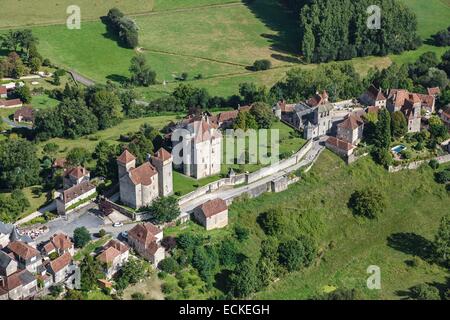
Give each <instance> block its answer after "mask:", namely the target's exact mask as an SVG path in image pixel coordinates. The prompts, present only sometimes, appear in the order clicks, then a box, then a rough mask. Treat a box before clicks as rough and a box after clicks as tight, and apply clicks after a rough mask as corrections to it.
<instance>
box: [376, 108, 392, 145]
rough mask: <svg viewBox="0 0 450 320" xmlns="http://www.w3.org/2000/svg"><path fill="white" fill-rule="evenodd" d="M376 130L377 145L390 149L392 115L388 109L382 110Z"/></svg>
mask: <svg viewBox="0 0 450 320" xmlns="http://www.w3.org/2000/svg"><path fill="white" fill-rule="evenodd" d="M375 132H376V138H375V141H374V142H375V146H376V147H378V148H381V149H388V148H389V146H390V144H391V116H390V114H389V111H388V110H387V109H381V110H380V112H379V114H378V122H377V124H376V128H375Z"/></svg>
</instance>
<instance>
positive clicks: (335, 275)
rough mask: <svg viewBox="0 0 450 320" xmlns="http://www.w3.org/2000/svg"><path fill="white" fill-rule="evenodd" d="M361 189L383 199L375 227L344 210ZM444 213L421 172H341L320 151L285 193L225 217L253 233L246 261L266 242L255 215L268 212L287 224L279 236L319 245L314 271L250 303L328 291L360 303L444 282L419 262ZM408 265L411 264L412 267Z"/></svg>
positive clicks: (359, 165) (235, 208)
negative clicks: (374, 286) (353, 293)
mask: <svg viewBox="0 0 450 320" xmlns="http://www.w3.org/2000/svg"><path fill="white" fill-rule="evenodd" d="M361 188H377V189H379V190H380V191H382V192H383V194H384V195H385V196H386V198H387V207H386V209H385V210H384V212H383V213H382V214H381V215H380V216H379V217H378V218H377V219H375V220H366V219H361V218H356V217H354V216H353V215H352V214H351V211H350V210H349V209H348V207H347V202H348V199H349V198H350V195H351V193H352V192H353V191H355V190H357V189H361ZM449 206H450V197H449V195H448V193H447V192H446V191H445V188H444V186H443V185H438V184H437V183H436V182H434V180H433V171H432V170H431V169H430V168H429V167H427V166H426V167H423V168H421V169H419V170H416V171H403V172H399V173H396V174H389V173H387V172H386V171H385V170H384V169H383V168H381V167H379V166H377V165H375V164H374V163H373V161H372V160H371V159H370V158H368V157H367V158H363V159H361V160H359V161H358V162H356V163H355V164H353V165H350V166H346V165H345V164H344V163H343V161H341V160H340V159H339V158H338V157H337V156H335V155H334V154H332V153H331V152H330V151H325V152H324V153H322V155H321V156H320V158H319V160H318V162H317V163H316V165H315V166H314V167H313V169H312V170H311V171H310V172H309V173H307V174H305V175H304V177H303V179H302V180H301V181H300V182H298V183H296V184H294V185H293V186H292V187H290V188H289V189H288V191H286V192H283V193H279V194H266V195H263V196H261V197H259V198H256V199H252V200H246V201H244V202H241V203H237V204H233V205H232V207H231V209H230V216H231V221H232V224H239V225H241V226H246V227H248V228H250V229H251V230H252V232H251V233H252V236H251V238H250V240H248V241H247V243H246V245H245V246H244V252H246V254H248V255H249V256H254V257H255V256H257V255H258V247H259V243H260V241H261V240H262V239H264V238H265V235H264V232H263V231H262V230H261V229H260V227H259V225H258V224H257V223H256V219H257V216H258V215H259V214H260V213H262V212H265V211H267V210H268V209H269V208H274V207H279V208H280V209H281V212H283V214H284V215H285V219H286V220H285V221H289V223H288V224H287V225H286V226H285V228H284V231H283V234H284V236H286V237H289V236H292V235H296V234H310V235H312V236H313V237H314V238H315V239H316V241H317V242H318V244H319V252H320V258H319V260H318V261H317V263H316V264H315V265H313V266H311V267H310V268H308V269H306V270H303V271H300V272H294V273H291V274H289V275H288V276H286V277H284V278H282V279H280V280H279V281H278V282H276V283H274V284H272V285H271V286H269V287H268V288H267V289H266V290H264V291H262V292H260V293H258V294H257V295H256V296H255V298H258V299H306V298H310V297H312V296H314V295H316V294H322V293H324V289H325V288H327V287H329V286H332V287H336V288H350V289H351V288H357V289H359V291H360V294H361V295H362V298H365V299H400V298H403V297H405V296H407V292H408V289H409V288H410V287H412V286H414V285H416V284H419V283H424V282H429V283H444V282H445V279H446V277H448V276H449V273H448V271H446V270H445V269H444V268H441V267H438V266H436V265H433V264H429V263H428V262H426V261H425V259H424V257H423V247H424V245H426V244H429V242H430V241H432V240H433V237H434V234H435V233H436V230H437V227H438V224H439V220H440V218H441V217H442V216H443V215H444V214H445V213H446V212H447V210H448V208H449ZM413 259H417V260H418V263H417V265H415V266H412V264H411V260H413ZM369 265H377V266H379V267H380V268H381V279H382V280H381V286H382V289H381V290H374V291H371V290H368V289H367V288H366V279H367V278H368V276H369V275H368V274H367V273H366V270H367V267H368V266H369Z"/></svg>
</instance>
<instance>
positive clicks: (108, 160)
mask: <svg viewBox="0 0 450 320" xmlns="http://www.w3.org/2000/svg"><path fill="white" fill-rule="evenodd" d="M119 154H120V147H118V146H117V145H113V144H109V143H108V142H106V141H100V142H99V143H98V144H97V146H96V147H95V150H94V153H93V154H92V157H93V158H94V159H95V160H97V162H96V166H95V175H96V176H100V177H105V178H108V179H111V180H117V179H118V177H117V174H118V173H117V161H116V158H117V156H118V155H119Z"/></svg>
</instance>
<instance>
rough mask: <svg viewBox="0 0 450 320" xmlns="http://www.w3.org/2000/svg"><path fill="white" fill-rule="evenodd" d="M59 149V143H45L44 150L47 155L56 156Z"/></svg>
mask: <svg viewBox="0 0 450 320" xmlns="http://www.w3.org/2000/svg"><path fill="white" fill-rule="evenodd" d="M58 150H59V145H58V144H56V143H54V142H49V143H46V144H45V145H44V147H43V148H42V151H44V152H45V153H46V154H47V155H49V156H50V157H51V158H54V157H55V155H56V153H57V152H58Z"/></svg>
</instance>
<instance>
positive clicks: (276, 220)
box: [258, 209, 283, 236]
mask: <svg viewBox="0 0 450 320" xmlns="http://www.w3.org/2000/svg"><path fill="white" fill-rule="evenodd" d="M258 223H259V225H260V226H261V228H262V229H263V230H264V232H265V233H266V234H267V235H269V236H272V235H275V234H277V233H278V232H279V231H280V230H281V228H282V227H283V216H282V213H281V211H280V210H277V209H270V210H269V211H267V212H264V213H262V214H260V215H259V217H258Z"/></svg>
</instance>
